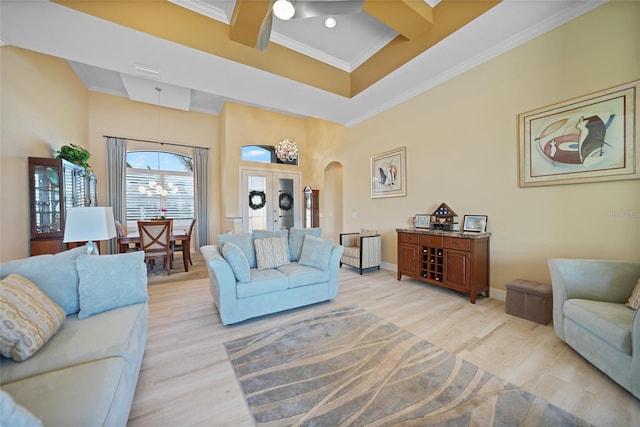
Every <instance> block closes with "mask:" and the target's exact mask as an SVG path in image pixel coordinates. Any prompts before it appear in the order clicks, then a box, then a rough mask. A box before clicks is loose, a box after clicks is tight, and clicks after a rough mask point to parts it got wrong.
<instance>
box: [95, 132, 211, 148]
mask: <svg viewBox="0 0 640 427" xmlns="http://www.w3.org/2000/svg"><path fill="white" fill-rule="evenodd" d="M102 136H103V137H104V138H120V139H126V140H127V141H138V142H148V143H150V144H160V145H174V146H176V147H188V148H202V149H204V150H208V149H209V148H208V147H198V146H196V145H185V144H176V143H175V142H160V141H151V140H148V139H137V138H126V137H123V136H112V135H102Z"/></svg>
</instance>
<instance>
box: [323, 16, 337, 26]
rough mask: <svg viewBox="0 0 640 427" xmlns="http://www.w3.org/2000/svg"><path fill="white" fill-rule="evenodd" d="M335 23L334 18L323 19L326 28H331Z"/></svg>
mask: <svg viewBox="0 0 640 427" xmlns="http://www.w3.org/2000/svg"><path fill="white" fill-rule="evenodd" d="M336 24H337V22H336V20H335V19H334V18H327V19H325V20H324V26H325V27H327V28H333V27H335V26H336Z"/></svg>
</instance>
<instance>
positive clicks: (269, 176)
mask: <svg viewBox="0 0 640 427" xmlns="http://www.w3.org/2000/svg"><path fill="white" fill-rule="evenodd" d="M249 176H262V177H264V178H265V179H266V187H267V188H270V189H271V191H269V192H268V193H270V194H271V195H272V197H271V198H270V200H269V198H267V204H266V207H267V224H268V225H269V226H270V227H269V229H270V230H276V229H277V228H278V223H279V217H278V211H279V206H278V196H277V194H278V180H279V179H281V178H284V179H291V180H293V222H294V227H301V223H302V205H303V201H304V200H303V197H302V188H301V182H302V173H301V172H291V171H287V170H282V169H270V168H269V169H260V168H248V167H240V180H239V182H240V185H239V197H238V200H239V201H240V214H241V216H242V231H243V232H244V233H247V232H248V231H249V215H248V212H249V197H248V196H247V193H246V190H247V188H248V179H249Z"/></svg>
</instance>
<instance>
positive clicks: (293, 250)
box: [289, 227, 322, 262]
mask: <svg viewBox="0 0 640 427" xmlns="http://www.w3.org/2000/svg"><path fill="white" fill-rule="evenodd" d="M321 232H322V229H321V228H320V227H316V228H291V229H290V230H289V259H290V260H291V261H292V262H293V261H298V260H299V259H300V254H301V253H302V244H303V243H304V238H305V236H307V235H312V236H315V237H320V234H321Z"/></svg>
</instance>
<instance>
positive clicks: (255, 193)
mask: <svg viewBox="0 0 640 427" xmlns="http://www.w3.org/2000/svg"><path fill="white" fill-rule="evenodd" d="M240 176H241V181H242V182H241V190H240V200H241V204H240V205H241V209H242V229H243V231H244V232H251V231H253V230H280V229H283V228H286V229H289V228H291V227H300V215H301V212H300V210H301V206H300V205H299V204H298V203H297V197H296V196H297V195H298V194H299V193H300V174H291V173H283V172H277V171H262V170H250V169H241V173H240Z"/></svg>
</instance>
